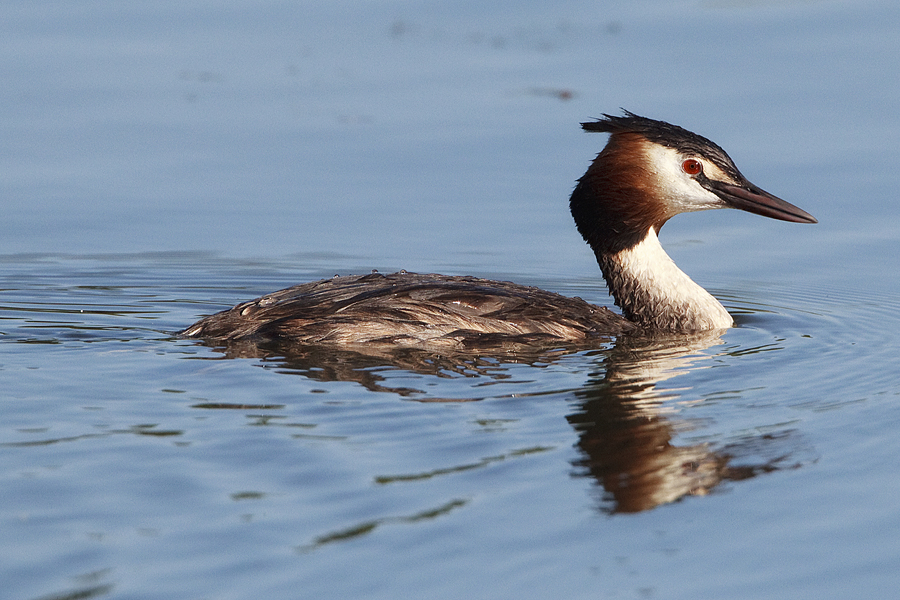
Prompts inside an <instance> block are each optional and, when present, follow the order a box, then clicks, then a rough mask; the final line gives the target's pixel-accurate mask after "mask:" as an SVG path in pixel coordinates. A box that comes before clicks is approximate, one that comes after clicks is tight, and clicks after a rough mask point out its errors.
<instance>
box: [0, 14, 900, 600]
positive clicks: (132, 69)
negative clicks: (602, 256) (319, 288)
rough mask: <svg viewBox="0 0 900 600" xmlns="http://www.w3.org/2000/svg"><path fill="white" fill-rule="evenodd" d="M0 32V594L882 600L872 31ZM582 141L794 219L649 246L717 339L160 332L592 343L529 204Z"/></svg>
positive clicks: (883, 165) (512, 23)
mask: <svg viewBox="0 0 900 600" xmlns="http://www.w3.org/2000/svg"><path fill="white" fill-rule="evenodd" d="M548 8H549V10H548ZM0 10H2V11H3V18H2V19H0V23H3V25H2V27H3V36H2V38H0V39H3V42H2V43H3V48H4V52H2V53H0V69H2V72H3V74H4V86H3V91H2V92H0V94H2V98H3V105H4V111H3V113H2V115H0V130H2V132H3V135H2V139H3V140H4V142H3V144H2V145H0V152H2V153H3V159H4V160H3V161H0V198H2V199H3V200H2V202H3V207H4V215H3V219H2V222H0V342H2V343H0V386H2V389H3V390H4V393H3V395H2V401H0V549H2V550H0V552H2V555H0V580H2V581H3V588H4V594H3V595H4V597H9V598H23V599H38V598H40V599H45V598H76V597H79V598H81V597H102V598H172V597H208V598H244V597H248V596H251V595H256V596H265V597H270V598H296V597H319V598H346V597H366V598H397V597H409V596H416V597H430V598H451V597H452V598H459V597H474V598H479V597H485V598H487V597H490V598H546V597H570V598H597V597H614V598H688V597H690V598H722V597H729V598H759V597H767V598H792V599H794V598H847V597H871V598H886V597H893V595H894V593H895V590H896V589H897V587H898V583H900V576H898V573H900V569H898V566H900V543H898V542H897V540H896V535H894V532H895V531H897V528H898V525H900V517H898V512H897V510H896V498H897V495H898V492H900V476H898V475H900V474H898V469H897V466H896V456H897V454H898V450H900V447H898V446H900V442H898V441H897V436H896V434H895V431H896V429H897V427H898V424H900V416H898V415H900V413H898V412H897V402H898V395H900V388H898V387H897V383H896V376H897V366H896V365H897V358H896V357H897V356H898V351H900V348H898V346H900V343H898V341H897V339H898V335H897V333H898V324H900V319H898V317H897V314H898V308H900V285H898V280H897V276H896V266H895V264H896V261H897V257H898V255H900V253H898V250H900V231H898V227H897V225H896V219H895V218H894V217H895V213H896V208H895V187H896V186H895V179H896V177H895V164H896V160H897V154H896V148H895V144H894V142H893V141H894V140H895V139H896V138H897V135H898V133H900V120H898V118H897V116H896V114H897V111H896V106H897V96H898V93H897V92H898V89H900V88H898V86H897V83H896V82H897V81H900V78H898V64H900V63H898V60H897V58H896V57H897V56H898V52H897V50H898V41H897V40H898V39H900V38H898V36H897V35H896V34H897V31H896V26H895V24H896V23H897V22H900V21H898V20H897V17H898V15H897V8H896V6H895V5H894V4H893V3H889V2H858V3H836V2H802V3H712V2H707V3H689V2H681V3H662V2H661V3H641V4H640V5H637V4H635V5H629V6H627V7H622V6H618V5H617V4H614V3H599V4H598V3H596V2H592V3H577V2H573V3H563V4H554V5H553V6H552V7H543V6H538V5H535V6H532V5H529V4H524V5H523V4H521V3H517V4H515V5H505V4H500V5H492V6H482V5H481V4H471V5H467V4H459V3H453V4H434V5H428V6H421V7H419V6H411V5H405V4H399V3H388V2H381V3H369V4H366V5H364V6H360V5H359V4H358V3H353V4H350V3H348V4H346V5H341V4H338V3H330V4H328V5H327V6H326V7H313V6H307V7H302V6H297V7H295V6H293V5H281V4H275V3H267V2H258V3H249V2H236V3H231V4H229V5H228V6H225V7H214V6H205V5H191V6H186V5H184V4H180V3H171V4H165V3H155V4H153V5H152V6H149V5H148V6H146V7H145V6H140V5H134V6H130V5H129V6H127V7H125V6H119V5H117V4H107V3H102V2H96V3H79V4H77V5H72V6H69V5H65V6H63V5H58V6H57V5H52V6H51V5H47V6H44V5H39V4H34V3H20V4H15V3H8V4H7V5H5V6H4V7H3V8H2V9H0ZM637 67H639V68H637ZM619 106H624V107H626V108H628V109H630V110H633V111H635V112H638V113H639V114H645V115H647V116H650V117H655V118H663V119H667V120H671V121H673V122H676V123H678V124H681V125H684V126H686V127H688V128H690V129H692V130H695V131H697V132H698V133H701V134H703V135H706V136H708V137H710V138H712V139H714V140H715V141H717V142H719V143H720V144H721V145H722V146H723V147H724V148H726V150H728V151H729V152H730V153H731V155H732V157H733V158H734V159H735V161H736V162H737V164H738V166H739V167H740V168H741V170H742V171H743V172H744V173H745V174H746V175H747V176H748V177H749V178H750V179H751V180H752V181H754V182H755V183H757V184H759V185H760V186H762V187H763V188H765V189H767V190H769V191H772V192H773V193H776V194H777V195H779V196H781V197H783V198H785V199H787V200H788V201H790V202H793V203H795V204H797V205H798V206H800V207H802V208H804V209H806V210H808V211H810V212H811V213H812V214H814V215H815V216H816V217H818V219H819V221H820V223H819V224H818V225H815V226H801V225H792V224H786V223H778V222H774V221H770V220H766V219H762V218H760V217H756V216H753V215H745V214H739V213H736V212H734V211H728V212H725V211H715V212H710V213H702V214H692V215H685V216H682V217H679V218H676V219H674V220H673V221H672V222H670V223H669V224H667V225H666V227H665V228H664V230H663V232H662V236H661V238H662V241H663V244H664V246H665V247H666V248H667V250H668V251H669V252H670V254H671V255H672V256H673V258H674V259H675V260H676V262H678V263H679V265H681V266H682V267H683V268H684V269H685V270H686V271H687V272H688V273H689V274H690V275H691V276H692V277H694V279H695V280H697V281H698V282H699V283H701V284H702V285H704V286H705V287H706V288H707V289H709V290H710V291H712V292H713V293H714V294H715V295H716V296H717V297H719V298H720V299H721V300H722V301H723V303H724V304H725V305H726V307H727V308H728V309H729V311H730V312H731V313H732V314H733V315H735V318H736V321H737V326H736V327H735V328H733V329H731V330H729V331H728V332H726V333H725V334H723V335H721V336H696V337H691V336H687V337H685V336H675V337H672V338H668V339H654V340H646V339H622V340H616V341H615V342H611V343H609V344H606V345H603V346H600V347H598V348H595V349H592V350H588V351H580V352H568V353H567V352H562V351H559V352H545V353H538V354H533V355H528V354H520V355H516V356H514V357H509V356H508V357H502V358H498V357H493V356H480V357H470V356H466V357H459V356H457V357H440V358H438V357H433V356H421V355H415V354H414V355H406V356H403V357H402V360H401V359H400V358H398V357H384V356H359V355H355V356H354V355H348V354H343V353H333V352H332V353H323V352H319V353H313V354H293V355H283V354H274V355H270V356H265V357H256V358H232V357H229V356H228V355H226V354H223V353H222V352H221V351H218V350H216V349H214V348H208V347H205V346H203V345H200V344H197V343H195V342H193V341H187V340H181V339H177V338H175V337H174V336H173V332H175V331H177V330H178V329H181V328H183V327H185V326H186V325H188V324H189V323H191V322H193V321H194V320H196V318H198V317H199V316H200V315H202V314H208V313H210V312H213V311H215V310H219V309H221V308H225V307H227V306H230V305H232V304H234V303H236V302H238V301H240V300H244V299H249V298H252V297H255V296H258V295H261V294H263V293H266V292H268V291H272V290H275V289H279V288H281V287H285V286H287V285H291V284H294V283H298V282H301V281H307V280H311V279H316V278H321V277H328V276H331V275H333V274H334V273H342V274H348V273H364V272H367V271H369V270H370V269H372V268H377V269H379V270H381V271H389V270H392V269H399V268H406V269H409V270H415V271H440V272H445V273H450V274H474V275H481V276H490V277H499V278H503V279H511V280H515V281H517V282H521V283H527V284H532V285H539V286H541V287H544V288H547V289H551V290H554V291H558V292H561V293H564V294H569V295H579V296H582V297H584V298H585V299H587V300H589V301H593V302H597V303H600V304H606V305H609V304H610V302H609V299H608V297H607V295H606V291H605V289H604V287H603V286H602V282H601V281H600V279H599V273H598V271H597V268H596V265H595V264H594V262H593V259H592V257H591V255H590V252H589V251H588V249H587V248H586V247H585V246H584V244H583V243H582V242H581V240H580V239H578V236H577V234H576V232H575V231H574V227H573V225H572V223H571V220H570V217H569V215H568V214H567V211H566V197H567V194H568V193H569V192H570V190H571V189H572V186H573V182H574V180H575V179H576V178H577V177H579V176H580V175H581V174H582V172H583V170H584V168H585V167H586V165H587V164H588V161H589V160H590V158H592V156H593V155H594V154H595V153H596V152H597V151H598V150H599V148H600V147H601V146H602V143H603V141H604V138H603V136H598V135H587V134H582V133H581V132H579V130H578V127H577V123H578V122H579V121H582V120H585V119H587V118H590V117H591V116H596V115H599V113H601V112H614V111H616V110H617V107H619Z"/></svg>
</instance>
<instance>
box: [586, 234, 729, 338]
mask: <svg viewBox="0 0 900 600" xmlns="http://www.w3.org/2000/svg"><path fill="white" fill-rule="evenodd" d="M597 258H598V261H599V262H600V268H601V269H602V270H603V275H604V277H605V278H606V282H607V284H608V285H609V290H610V293H611V294H612V296H613V297H614V298H615V300H616V304H617V305H619V307H620V308H621V309H622V311H623V312H624V313H625V316H626V317H627V318H628V319H630V320H632V321H634V322H636V323H638V324H639V325H642V326H644V327H647V328H648V329H661V330H668V331H677V330H694V331H697V330H707V329H724V328H727V327H731V326H732V324H733V323H734V321H732V319H731V315H729V314H728V311H726V310H725V307H723V306H722V305H721V304H720V303H719V301H718V300H716V299H715V298H713V297H712V295H710V293H709V292H707V291H706V290H704V289H703V288H702V287H700V286H699V285H697V284H696V283H694V282H693V280H691V278H690V277H688V276H687V275H686V274H685V273H684V271H682V270H681V269H679V268H678V267H677V266H676V265H675V263H674V262H673V261H672V259H671V258H669V255H668V254H666V251H665V250H663V248H662V246H661V245H660V243H659V238H657V237H656V231H655V230H654V229H653V228H652V227H651V228H650V230H649V231H648V232H647V236H646V237H645V238H644V239H643V241H641V242H640V243H639V244H637V245H636V246H634V247H633V248H629V249H628V250H622V251H621V252H617V253H616V254H612V255H605V256H598V257H597Z"/></svg>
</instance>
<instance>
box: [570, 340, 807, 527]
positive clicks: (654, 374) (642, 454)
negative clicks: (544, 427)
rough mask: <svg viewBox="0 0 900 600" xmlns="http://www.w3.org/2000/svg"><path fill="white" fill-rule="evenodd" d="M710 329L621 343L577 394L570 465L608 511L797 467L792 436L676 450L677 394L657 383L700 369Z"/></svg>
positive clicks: (665, 500)
mask: <svg viewBox="0 0 900 600" xmlns="http://www.w3.org/2000/svg"><path fill="white" fill-rule="evenodd" d="M721 343H722V342H721V340H720V339H719V333H718V332H714V331H709V332H698V333H695V334H680V335H669V336H663V335H657V336H653V337H652V338H647V337H636V338H633V339H629V338H628V337H625V338H620V339H619V340H618V341H617V343H616V346H615V348H613V349H612V350H610V352H609V355H608V357H607V358H606V360H605V361H604V364H605V365H606V371H605V373H604V375H603V377H602V379H598V380H596V381H592V382H589V383H588V385H586V386H585V387H584V388H582V389H581V390H578V391H577V392H576V395H577V396H578V398H579V399H580V400H581V406H580V409H579V410H578V411H577V412H575V413H574V414H571V415H569V416H568V417H567V418H568V420H569V423H571V424H572V426H573V427H574V428H575V429H576V431H578V434H579V439H578V444H577V446H578V448H579V449H580V450H581V451H582V452H583V456H582V458H581V459H580V460H578V461H577V462H576V465H577V466H578V467H579V468H580V469H583V470H584V472H585V473H586V474H588V475H590V476H591V477H593V478H594V479H596V480H597V482H598V483H599V484H600V485H601V486H602V488H603V490H604V492H605V499H606V500H607V501H609V502H610V503H611V504H610V509H609V510H610V511H611V512H637V511H642V510H647V509H651V508H654V507H656V506H659V505H661V504H666V503H669V502H674V501H676V500H678V499H680V498H682V497H684V496H688V495H695V496H699V495H706V494H707V493H709V492H710V491H711V490H712V489H713V488H715V487H716V486H718V485H719V484H720V483H722V482H723V481H738V480H743V479H749V478H751V477H755V476H756V475H760V474H763V473H768V472H771V471H777V470H782V469H789V468H798V467H799V466H801V465H802V462H801V459H799V458H798V457H797V454H798V453H799V452H800V448H798V447H797V445H798V443H799V442H798V440H797V439H796V435H794V432H793V431H791V430H783V431H778V432H774V433H768V434H762V435H749V436H745V437H743V438H742V439H739V440H738V441H736V442H733V443H730V444H728V445H725V446H724V447H712V446H711V445H709V444H705V443H704V444H696V445H677V444H675V443H674V442H673V440H674V439H675V438H676V437H677V436H678V434H679V433H681V432H683V431H684V429H685V425H686V424H685V423H684V422H683V421H681V420H680V419H679V418H678V412H679V407H680V404H681V403H682V402H683V399H682V391H681V390H677V389H676V390H672V391H666V390H663V389H659V388H658V385H659V384H660V383H662V382H663V381H665V380H667V379H670V378H673V377H675V376H677V375H680V374H682V373H684V372H686V371H688V370H695V369H698V368H703V362H704V361H708V360H710V359H713V358H714V357H715V355H710V354H706V353H704V352H703V350H706V349H707V348H709V347H711V346H714V345H718V344H721Z"/></svg>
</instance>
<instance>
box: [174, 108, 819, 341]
mask: <svg viewBox="0 0 900 600" xmlns="http://www.w3.org/2000/svg"><path fill="white" fill-rule="evenodd" d="M582 126H583V127H584V128H585V129H586V130H588V131H599V132H606V133H610V134H611V136H610V138H609V141H608V142H607V145H606V147H605V148H604V149H603V151H602V152H600V154H599V155H598V156H597V158H596V159H594V161H593V163H592V164H591V166H590V167H589V168H588V170H587V172H586V173H585V175H584V176H583V177H582V178H581V179H580V180H579V182H578V186H577V187H576V188H575V191H574V192H573V193H572V197H571V200H570V208H571V211H572V216H573V217H574V218H575V223H576V225H577V227H578V231H579V232H580V233H581V235H582V236H583V237H584V239H585V240H586V241H587V243H588V244H589V245H590V246H591V248H593V250H594V253H595V255H596V257H597V262H598V263H599V265H600V269H601V271H602V272H603V276H604V278H605V279H606V283H607V285H608V286H609V290H610V293H611V294H612V296H613V297H614V298H615V301H616V304H617V305H618V306H619V307H620V308H621V309H622V312H623V314H624V318H623V317H620V316H618V315H616V314H614V313H612V312H610V311H609V310H607V309H606V308H601V307H598V306H594V305H591V304H588V303H587V302H584V301H582V300H581V299H579V298H566V297H563V296H560V295H557V294H553V293H550V292H545V291H543V290H540V289H537V288H533V287H526V286H521V285H516V284H513V283H508V282H500V281H489V280H485V279H476V278H473V277H449V276H444V275H419V274H414V273H406V272H401V273H395V274H392V275H380V274H377V273H373V274H371V275H365V276H361V277H336V278H334V279H330V280H322V281H316V282H312V283H307V284H303V285H298V286H295V287H292V288H288V289H285V290H282V291H279V292H275V293H273V294H269V295H267V296H263V297H261V298H258V299H256V300H252V301H250V302H244V303H243V304H239V305H237V306H235V307H234V308H232V309H230V310H226V311H223V312H220V313H218V314H215V315H212V316H209V317H206V318H205V319H202V320H200V321H198V322H197V323H195V324H193V325H191V326H190V327H188V328H187V329H185V330H184V331H183V332H181V333H182V335H185V336H187V337H193V338H203V339H209V340H221V341H226V340H242V339H244V340H265V339H283V340H290V341H293V342H298V343H304V344H331V345H344V344H367V343H380V344H392V345H400V346H429V347H456V348H460V347H467V348H468V347H473V346H475V347H479V346H480V347H483V346H485V345H500V346H502V345H503V344H506V343H510V344H516V345H523V344H524V345H529V344H539V343H541V342H547V341H550V342H560V341H563V342H576V343H583V342H590V341H591V340H596V339H598V338H604V337H608V336H611V335H619V334H621V333H625V332H629V331H635V330H656V331H660V330H662V331H700V330H710V329H721V328H726V327H730V326H731V324H732V319H731V316H730V315H729V314H728V312H727V311H726V310H725V309H724V307H722V305H721V304H720V303H719V302H718V301H717V300H716V299H715V298H713V297H712V296H711V295H710V294H709V293H708V292H706V290H704V289H703V288H701V287H700V286H699V285H697V284H696V283H694V282H693V281H692V280H691V279H690V278H689V277H688V276H687V275H685V274H684V272H682V271H681V270H680V269H679V268H678V267H677V266H675V263H673V262H672V260H671V259H670V258H669V256H668V255H667V254H666V253H665V251H664V250H663V249H662V246H660V244H659V240H658V239H657V234H658V232H659V230H660V228H661V227H662V226H663V224H664V223H665V222H666V221H667V220H668V219H669V218H671V217H673V216H675V215H677V214H679V213H682V212H691V211H698V210H707V209H713V208H729V207H730V208H739V209H742V210H746V211H749V212H753V213H757V214H760V215H763V216H767V217H772V218H775V219H781V220H784V221H793V222H799V223H815V222H816V220H815V218H813V217H812V216H811V215H809V214H808V213H806V212H804V211H803V210H801V209H799V208H797V207H796V206H793V205H792V204H789V203H787V202H785V201H784V200H780V199H779V198H776V197H775V196H773V195H771V194H769V193H768V192H765V191H763V190H761V189H760V188H758V187H756V186H755V185H753V184H752V183H750V182H749V181H748V180H747V179H746V178H745V177H744V176H743V175H741V173H740V171H738V169H737V167H736V166H735V165H734V163H733V162H732V160H731V159H730V158H729V156H728V155H727V154H726V153H725V151H724V150H722V149H721V148H720V147H719V146H717V145H716V144H715V143H713V142H711V141H709V140H708V139H706V138H704V137H701V136H699V135H696V134H694V133H691V132H690V131H687V130H685V129H682V128H681V127H677V126H674V125H670V124H668V123H665V122H662V121H654V120H652V119H647V118H644V117H639V116H637V115H634V114H632V113H627V112H626V114H625V116H622V117H614V116H609V115H606V116H605V117H604V118H603V119H600V120H598V121H596V122H591V123H584V124H582Z"/></svg>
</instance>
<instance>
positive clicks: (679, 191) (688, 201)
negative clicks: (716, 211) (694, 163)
mask: <svg viewBox="0 0 900 600" xmlns="http://www.w3.org/2000/svg"><path fill="white" fill-rule="evenodd" d="M685 158H686V157H684V156H682V154H681V153H680V152H678V151H677V150H675V149H674V148H667V147H666V146H660V145H658V144H649V145H648V147H647V159H648V161H649V163H650V171H651V172H652V173H653V174H654V175H656V177H657V178H658V181H657V186H658V189H659V190H660V191H661V192H662V194H663V195H664V201H665V202H667V203H668V204H669V206H670V207H671V209H672V213H675V214H677V213H683V212H695V211H698V210H710V209H713V208H726V206H727V205H726V204H725V203H724V202H723V201H722V200H721V198H719V197H718V196H716V195H715V194H713V193H712V192H710V191H709V190H707V189H705V188H704V187H703V186H701V185H700V184H699V183H697V180H696V179H694V178H693V177H691V176H690V175H688V174H687V173H685V172H684V170H683V169H682V168H681V164H682V163H683V162H684V160H685ZM697 160H699V161H700V162H701V163H702V164H703V168H704V169H705V170H707V172H708V171H709V170H714V171H716V172H718V171H719V169H718V168H715V167H714V165H712V163H710V162H709V161H706V160H703V159H697Z"/></svg>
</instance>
